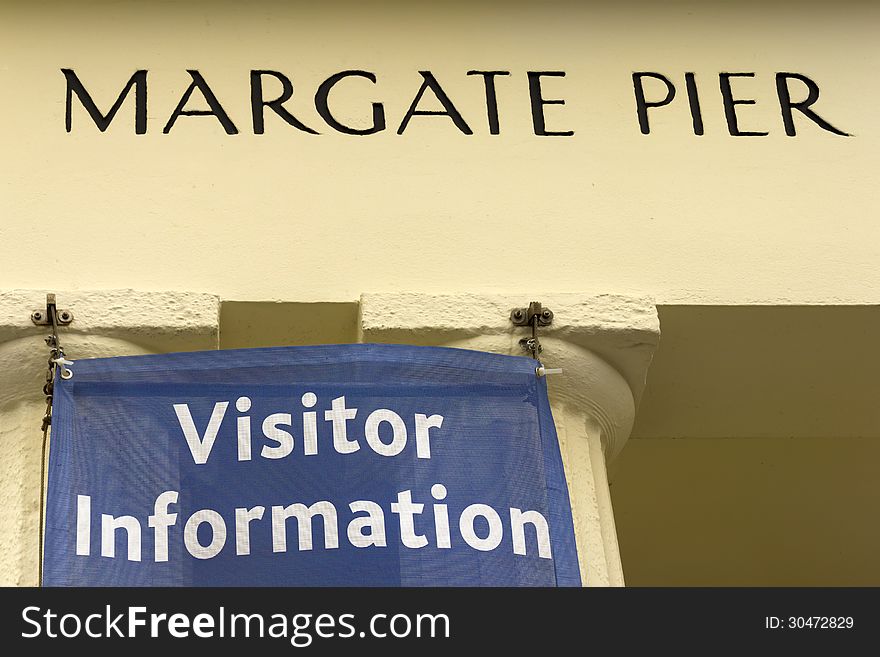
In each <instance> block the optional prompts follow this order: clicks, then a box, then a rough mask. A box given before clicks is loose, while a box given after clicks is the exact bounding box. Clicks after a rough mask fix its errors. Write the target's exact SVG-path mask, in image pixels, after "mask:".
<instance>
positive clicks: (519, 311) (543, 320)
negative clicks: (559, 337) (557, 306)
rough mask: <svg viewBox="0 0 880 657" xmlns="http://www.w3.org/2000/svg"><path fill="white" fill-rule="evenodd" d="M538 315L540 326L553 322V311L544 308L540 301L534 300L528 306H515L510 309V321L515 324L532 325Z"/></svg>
mask: <svg viewBox="0 0 880 657" xmlns="http://www.w3.org/2000/svg"><path fill="white" fill-rule="evenodd" d="M536 317H537V319H538V326H550V325H551V324H552V323H553V311H552V310H550V309H549V308H544V307H543V306H542V305H541V302H540V301H532V302H531V303H530V304H529V306H528V308H514V309H513V310H511V311H510V321H511V322H512V323H513V325H514V326H531V325H532V323H533V322H534V320H535V318H536Z"/></svg>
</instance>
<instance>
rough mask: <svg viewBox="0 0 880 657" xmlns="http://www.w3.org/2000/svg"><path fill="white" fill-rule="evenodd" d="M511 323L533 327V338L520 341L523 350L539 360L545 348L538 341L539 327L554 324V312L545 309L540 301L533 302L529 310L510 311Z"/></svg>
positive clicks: (517, 309)
mask: <svg viewBox="0 0 880 657" xmlns="http://www.w3.org/2000/svg"><path fill="white" fill-rule="evenodd" d="M510 321H511V322H512V323H513V325H514V326H531V327H532V337H530V338H523V339H522V340H520V341H519V343H520V345H522V348H523V349H525V350H526V351H527V352H529V354H531V356H532V358H534V359H535V360H538V354H540V353H541V352H542V351H543V350H544V348H543V347H542V346H541V343H540V341H539V340H538V327H539V326H550V325H551V324H552V323H553V311H552V310H550V309H549V308H544V307H543V306H542V305H541V302H540V301H532V302H531V303H530V304H529V305H528V308H514V309H513V310H511V311H510Z"/></svg>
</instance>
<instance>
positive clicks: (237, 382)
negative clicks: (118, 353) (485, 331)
mask: <svg viewBox="0 0 880 657" xmlns="http://www.w3.org/2000/svg"><path fill="white" fill-rule="evenodd" d="M71 369H72V370H73V372H74V376H73V378H71V379H69V380H63V379H61V378H60V377H58V378H57V379H56V382H55V401H54V404H55V405H54V410H53V418H52V435H51V447H50V457H49V483H48V493H47V509H46V533H45V559H44V584H45V585H46V586H579V585H580V583H581V580H580V575H579V569H578V558H577V552H576V548H575V538H574V530H573V527H572V519H571V507H570V504H569V497H568V491H567V487H566V483H565V475H564V472H563V468H562V459H561V456H560V452H559V445H558V442H557V438H556V430H555V428H554V424H553V418H552V416H551V413H550V404H549V402H548V399H547V384H546V379H545V378H542V377H538V376H536V374H535V361H533V360H531V359H528V358H524V357H515V356H502V355H497V354H489V353H484V352H477V351H467V350H461V349H448V348H440V347H410V346H402V345H370V344H357V345H332V346H319V347H281V348H270V349H243V350H234V351H210V352H194V353H180V354H165V355H156V356H132V357H122V358H103V359H92V360H78V361H76V362H75V363H74V364H73V365H72V366H71Z"/></svg>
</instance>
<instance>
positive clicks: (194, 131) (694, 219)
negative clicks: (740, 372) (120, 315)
mask: <svg viewBox="0 0 880 657" xmlns="http://www.w3.org/2000/svg"><path fill="white" fill-rule="evenodd" d="M878 20H880V8H878V7H877V6H876V5H872V4H870V3H856V2H842V3H834V4H830V5H824V4H819V3H803V2H799V3H794V2H778V3H773V4H772V6H768V4H767V3H759V2H750V1H747V2H737V3H722V2H694V3H678V2H675V3H648V2H629V3H586V2H571V3H562V2H555V3H554V2H551V3H540V4H539V3H509V2H507V3H504V2H483V3H479V2H478V3H442V4H437V3H402V2H387V3H354V2H352V3H297V2H287V3H283V2H249V3H229V2H227V3H224V2H149V3H144V2H141V3H135V2H101V1H96V2H50V3H27V2H4V3H3V5H2V9H0V44H2V49H0V53H2V54H0V58H2V59H0V88H2V97H3V103H2V109H0V116H2V120H0V144H2V150H3V153H4V155H3V157H2V160H0V179H2V187H0V189H2V207H3V222H2V226H0V231H2V234H0V280H2V285H3V286H4V287H5V288H16V287H23V288H42V287H46V286H48V287H53V286H58V287H64V288H68V289H69V288H71V287H78V288H83V289H91V288H96V289H100V288H119V287H129V286H130V287H135V288H139V289H145V290H151V289H192V290H206V291H211V292H214V293H218V294H220V295H221V296H222V297H223V298H224V299H232V300H262V299H284V300H295V301H313V300H320V301H352V300H354V299H356V298H357V296H358V295H359V294H360V293H361V292H362V291H375V290H381V291H396V290H404V289H405V290H415V291H425V292H450V291H458V290H468V291H497V290H519V289H522V288H523V287H528V288H529V289H548V290H554V291H584V290H589V291H603V292H621V293H649V294H652V295H654V296H655V298H657V299H658V301H660V302H661V303H722V304H724V303H737V302H739V303H745V302H755V301H759V302H780V303H786V302H797V303H830V302H837V303H873V302H876V301H877V299H878V298H880V266H878V255H880V246H878V245H880V228H878V224H877V221H876V218H875V216H874V214H875V212H874V211H875V210H876V207H877V200H878V198H877V187H878V186H877V184H876V172H877V165H878V157H880V156H878V153H880V148H878V136H880V128H878V121H877V120H876V116H875V115H876V104H877V103H876V96H877V93H878V92H877V90H876V87H875V80H876V76H875V73H876V70H877V67H878V64H880V49H878V48H877V45H876V43H877V40H876V25H877V24H878ZM63 67H68V68H73V69H74V70H75V71H76V72H77V73H78V74H79V75H80V77H81V78H82V80H83V82H84V84H85V85H86V87H87V88H88V89H89V91H90V92H91V93H92V94H93V95H94V97H95V99H96V101H97V102H98V104H99V105H100V106H101V108H102V109H105V110H106V109H108V108H109V106H110V104H111V103H112V101H113V100H114V99H115V97H116V95H117V94H118V93H119V91H120V89H121V88H122V86H123V85H124V83H125V81H126V80H127V79H128V78H129V76H130V75H131V74H132V73H133V72H134V71H135V70H137V69H139V68H146V69H149V122H148V123H149V125H148V134H147V135H145V136H135V135H134V134H133V128H132V124H133V119H132V117H133V103H132V99H129V100H128V101H127V103H126V105H125V106H124V107H123V108H122V109H121V110H120V114H119V116H118V117H117V119H116V120H115V121H114V123H113V125H111V127H110V128H109V130H108V131H107V132H106V133H105V134H100V133H99V132H98V130H97V129H96V127H95V126H94V124H93V123H91V121H90V120H89V119H88V117H87V116H86V115H85V112H84V111H83V110H82V108H81V107H79V106H78V104H77V103H76V102H75V106H74V112H73V131H72V132H71V133H70V134H67V133H66V132H65V130H64V97H65V81H64V78H63V76H62V74H61V72H60V69H61V68H63ZM187 68H197V69H199V70H200V71H201V72H202V74H203V75H204V76H205V77H206V79H207V80H208V82H209V83H210V84H211V86H212V88H213V90H214V91H215V93H216V94H217V96H218V97H219V98H220V100H221V101H222V103H223V104H224V106H225V107H226V109H227V110H228V111H229V113H230V115H231V116H232V118H233V120H234V121H235V122H236V124H237V125H238V126H239V128H240V129H241V131H242V133H241V134H239V135H235V136H227V135H226V134H225V132H223V130H222V129H221V127H220V126H219V124H218V123H217V122H216V121H215V120H214V119H213V118H210V117H208V118H205V117H182V118H180V119H179V120H178V122H177V125H176V126H175V127H174V129H173V130H172V132H171V134H169V135H163V134H161V129H162V126H163V125H164V124H165V122H166V121H167V119H168V117H169V115H170V114H171V111H172V109H173V108H174V106H175V105H176V103H177V101H178V100H179V98H180V95H181V93H182V92H183V90H184V89H185V88H186V86H187V85H188V83H189V81H190V78H189V77H188V75H187V74H186V72H185V69H187ZM252 68H269V69H276V70H279V71H282V72H284V73H286V74H287V75H289V76H290V77H291V78H292V79H293V82H294V85H295V86H296V92H295V95H294V99H293V101H291V103H290V107H291V108H292V109H293V110H294V112H295V114H297V116H299V117H300V118H301V120H303V121H304V122H306V123H307V124H309V125H312V126H315V127H317V128H319V129H321V131H322V132H324V133H325V134H322V135H320V136H313V135H306V134H303V133H300V132H298V131H296V130H294V129H293V128H291V127H289V126H287V125H285V124H283V123H282V122H281V120H280V119H278V118H277V117H274V116H269V117H268V118H267V131H266V134H264V135H260V136H255V135H254V134H252V132H251V128H250V119H249V105H248V101H249V96H248V93H249V90H248V72H249V70H250V69H252ZM349 68H364V69H367V70H370V71H373V72H375V73H376V75H377V76H378V84H376V85H375V87H374V86H373V85H371V84H370V83H369V82H367V81H355V82H350V83H348V84H346V85H342V86H340V88H339V89H338V93H337V94H336V95H334V96H333V97H332V98H333V103H334V106H335V107H338V108H345V109H340V114H341V117H340V118H344V119H346V120H351V121H365V120H366V119H368V117H369V103H371V102H373V101H382V102H384V103H385V109H386V112H387V115H388V124H389V130H388V131H386V132H383V133H380V134H377V135H373V136H366V137H352V136H346V135H340V134H334V133H332V131H330V130H329V129H328V128H327V127H326V126H322V122H321V121H320V119H319V118H318V117H317V115H316V112H315V109H314V106H313V105H312V95H313V93H314V89H315V87H316V85H317V84H318V83H319V82H320V81H321V80H323V79H325V78H326V77H327V76H328V75H330V74H332V73H335V72H337V71H340V70H345V69H349ZM495 68H498V69H504V70H509V71H511V72H512V75H511V76H510V77H509V78H503V79H502V78H499V80H498V99H499V105H500V120H501V134H500V135H498V136H490V135H488V134H487V132H488V130H487V125H486V110H485V101H484V91H483V86H482V84H481V81H480V79H479V78H476V77H468V76H466V72H467V71H468V70H470V69H495ZM421 69H429V70H431V71H433V73H434V74H435V75H436V76H437V77H438V79H439V80H440V81H441V83H442V84H443V85H444V88H445V89H446V91H447V92H448V94H449V95H450V97H451V98H452V99H453V101H454V102H455V103H456V105H457V106H458V108H459V109H460V110H461V112H462V113H463V115H464V116H465V118H466V119H467V121H468V122H469V123H470V125H471V126H472V128H473V129H474V132H475V135H474V136H471V137H466V136H464V135H462V134H460V133H458V131H457V130H456V129H455V128H454V127H453V126H452V124H451V122H450V121H449V120H448V119H447V118H444V117H415V118H413V120H412V122H411V124H410V126H409V128H408V130H407V132H406V134H404V135H402V136H398V135H396V134H394V128H395V127H396V126H397V125H398V124H399V122H400V119H401V118H402V116H403V114H404V112H405V111H406V108H407V107H408V105H409V103H410V102H411V101H412V99H413V97H414V96H415V92H416V91H417V89H418V87H419V85H420V82H421V78H420V77H419V75H418V73H417V72H418V71H419V70H421ZM528 70H564V71H566V73H567V77H566V78H564V79H552V78H548V79H546V80H545V83H544V88H545V95H546V97H548V98H557V97H561V98H564V99H565V100H566V105H565V106H555V105H551V106H547V108H546V113H547V122H548V127H549V128H550V129H557V130H566V129H571V130H575V132H576V134H575V135H574V136H573V137H570V138H568V137H536V136H535V135H534V134H532V127H531V119H530V114H529V102H528V90H527V80H526V71H528ZM634 70H648V71H657V72H661V73H664V74H666V75H667V76H668V77H670V79H672V80H673V81H674V82H675V83H676V85H677V87H678V97H677V99H676V100H675V101H674V102H673V104H672V105H671V106H670V107H668V108H663V109H660V110H657V111H655V112H653V113H652V120H653V129H652V134H650V135H647V136H645V135H642V134H640V132H639V129H638V124H637V120H636V113H635V105H634V100H633V90H632V82H631V73H632V71H634ZM685 71H693V72H695V73H696V76H697V82H698V84H699V89H700V92H701V101H702V105H703V115H704V121H705V130H706V134H705V135H704V136H702V137H696V136H694V135H693V133H692V130H691V119H690V116H689V114H688V112H687V102H686V97H685V90H684V80H683V74H684V72H685ZM721 71H734V72H737V71H754V72H755V74H756V75H755V77H754V79H747V78H742V79H735V80H734V81H733V87H734V90H735V93H736V94H738V95H740V97H742V98H754V99H756V100H757V104H756V105H754V106H748V105H742V106H739V108H738V114H739V115H740V122H741V124H742V127H743V128H744V129H752V130H768V131H770V135H769V136H767V137H731V136H729V135H728V134H727V129H726V126H725V123H724V115H723V109H722V105H721V99H720V93H719V82H718V73H719V72H721ZM776 71H794V72H799V73H803V74H805V75H808V76H810V77H811V78H812V79H814V80H815V81H816V82H817V83H818V84H819V85H820V87H821V89H822V96H821V98H820V100H819V102H818V103H817V104H816V105H815V109H816V110H817V111H818V112H819V113H820V114H821V115H823V116H824V117H825V118H827V119H828V120H829V121H831V122H832V123H834V124H835V125H837V126H839V127H841V128H842V129H844V130H847V131H848V132H851V133H853V134H854V136H853V137H850V138H844V137H838V136H835V135H832V134H830V133H827V132H824V131H822V130H821V129H819V128H818V127H817V126H816V125H814V124H812V123H810V122H809V121H807V120H805V119H798V129H799V131H800V132H799V135H798V136H797V137H795V138H791V137H787V136H786V135H785V134H784V132H783V126H782V122H781V118H780V111H779V107H778V101H777V99H776V92H775V86H774V79H773V75H774V73H775V72H776ZM793 88H794V87H793ZM267 89H268V86H267ZM267 94H268V91H267ZM197 98H198V94H196V99H197ZM196 106H198V104H197V103H195V102H194V103H193V104H192V105H191V107H196ZM425 106H426V107H427V106H428V104H426V105H425ZM53 231H57V232H58V233H59V234H60V237H57V236H56V235H55V233H54V232H53ZM47 250H48V251H49V252H48V253H46V251H47Z"/></svg>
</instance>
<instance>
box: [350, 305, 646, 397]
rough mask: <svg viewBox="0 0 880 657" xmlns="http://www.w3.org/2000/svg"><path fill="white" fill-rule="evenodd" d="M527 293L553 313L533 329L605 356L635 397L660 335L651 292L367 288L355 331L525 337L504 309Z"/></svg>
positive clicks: (385, 337)
mask: <svg viewBox="0 0 880 657" xmlns="http://www.w3.org/2000/svg"><path fill="white" fill-rule="evenodd" d="M530 301H540V302H541V303H543V304H544V306H545V307H548V308H550V309H551V310H553V313H554V319H553V324H552V325H551V326H549V327H545V328H541V329H540V331H539V336H541V335H543V336H546V337H555V338H559V339H562V340H565V341H566V342H570V343H572V344H574V345H577V346H580V347H584V348H585V349H589V350H590V351H592V352H594V353H596V354H597V355H599V356H601V357H602V358H604V359H605V360H606V361H607V362H608V363H609V364H611V365H612V366H613V367H614V368H615V369H616V370H617V371H618V372H620V374H621V375H622V376H623V377H624V379H625V380H626V382H627V383H628V384H629V386H630V388H631V390H632V394H633V398H634V400H635V401H636V403H638V400H639V399H640V398H641V394H642V391H643V390H644V387H645V376H646V373H647V370H648V366H649V365H650V363H651V359H652V357H653V354H654V350H655V349H656V347H657V344H658V343H659V339H660V323H659V320H658V317H657V309H656V307H655V305H654V302H653V300H652V299H651V298H649V297H644V296H625V295H618V294H599V295H587V294H572V293H560V294H536V293H531V294H522V295H512V294H498V295H490V294H449V295H432V294H421V293H367V294H363V295H362V296H361V304H360V339H361V341H363V342H370V341H372V340H381V341H382V342H401V343H407V344H414V343H417V344H428V345H440V344H449V343H453V342H457V341H460V340H464V339H467V338H471V337H475V336H486V335H498V336H504V335H509V336H511V337H513V336H516V337H517V338H518V337H520V336H523V337H525V336H527V335H528V334H529V330H528V329H527V328H524V327H517V326H513V324H511V322H510V311H511V309H513V308H517V307H522V306H526V305H528V303H529V302H530ZM380 336H381V337H380ZM546 364H547V366H548V367H553V366H554V364H553V363H552V362H549V361H548V362H547V363H546Z"/></svg>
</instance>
